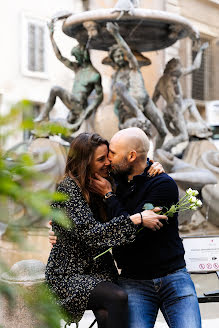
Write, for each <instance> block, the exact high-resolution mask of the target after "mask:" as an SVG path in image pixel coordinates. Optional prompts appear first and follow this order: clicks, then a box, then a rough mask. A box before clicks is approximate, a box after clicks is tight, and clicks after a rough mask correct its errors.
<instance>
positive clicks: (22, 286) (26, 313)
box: [0, 260, 45, 328]
mask: <svg viewBox="0 0 219 328" xmlns="http://www.w3.org/2000/svg"><path fill="white" fill-rule="evenodd" d="M44 272H45V264H43V263H42V262H41V261H37V260H23V261H20V262H17V263H15V264H14V265H13V266H12V267H11V269H10V271H9V272H7V273H3V274H2V275H1V276H0V282H1V284H5V287H12V288H13V290H14V293H15V294H14V295H15V297H14V301H15V302H14V303H12V304H10V303H9V302H8V299H7V298H6V297H5V296H3V295H0V326H2V327H4V328H37V327H42V325H41V324H40V322H39V320H38V319H37V313H35V314H34V313H32V312H30V310H29V308H28V307H27V305H26V304H25V302H24V299H23V296H24V295H25V296H26V297H28V299H32V300H37V293H38V288H39V287H40V286H41V285H42V283H43V282H44V281H45V274H44Z"/></svg>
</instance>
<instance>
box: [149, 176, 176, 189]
mask: <svg viewBox="0 0 219 328" xmlns="http://www.w3.org/2000/svg"><path fill="white" fill-rule="evenodd" d="M145 184H146V185H148V184H149V185H151V186H152V187H155V186H158V187H160V188H162V186H165V187H169V188H175V189H177V184H176V182H175V181H174V180H173V179H172V178H171V177H170V176H169V175H168V174H166V173H161V174H159V175H156V176H155V177H152V178H150V179H148V180H147V181H146V183H145Z"/></svg>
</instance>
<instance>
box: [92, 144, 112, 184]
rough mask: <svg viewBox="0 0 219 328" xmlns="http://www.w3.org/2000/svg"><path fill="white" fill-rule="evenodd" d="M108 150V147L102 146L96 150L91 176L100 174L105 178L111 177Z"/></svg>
mask: <svg viewBox="0 0 219 328" xmlns="http://www.w3.org/2000/svg"><path fill="white" fill-rule="evenodd" d="M109 165H110V161H109V160H108V148H107V145H100V146H98V147H97V148H96V150H95V152H94V156H93V160H92V162H91V174H92V175H94V174H95V173H98V174H99V175H101V177H103V178H107V177H108V175H109Z"/></svg>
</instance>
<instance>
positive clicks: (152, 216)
mask: <svg viewBox="0 0 219 328" xmlns="http://www.w3.org/2000/svg"><path fill="white" fill-rule="evenodd" d="M159 211H161V208H159V207H155V208H154V209H153V210H145V211H143V212H141V214H142V217H143V227H146V228H148V229H151V230H153V231H156V230H160V228H162V227H163V224H162V223H161V222H160V220H168V217H167V216H166V215H160V214H156V212H159Z"/></svg>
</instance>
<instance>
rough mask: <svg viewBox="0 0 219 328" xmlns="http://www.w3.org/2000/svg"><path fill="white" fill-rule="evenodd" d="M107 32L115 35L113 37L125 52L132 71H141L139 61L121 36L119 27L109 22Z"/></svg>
mask: <svg viewBox="0 0 219 328" xmlns="http://www.w3.org/2000/svg"><path fill="white" fill-rule="evenodd" d="M106 27H107V30H108V31H109V32H110V33H111V34H112V35H113V37H114V38H115V40H116V42H117V44H118V45H119V46H120V47H121V48H122V49H123V51H124V52H125V54H126V56H127V58H128V61H129V64H130V66H131V68H132V69H135V70H137V69H139V66H138V61H137V59H136V58H135V56H134V55H133V53H132V52H131V49H130V48H129V46H128V44H127V43H126V42H125V40H124V39H123V38H122V36H121V35H120V34H119V27H118V25H116V24H113V23H110V22H108V23H107V25H106Z"/></svg>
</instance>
